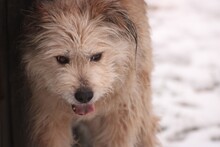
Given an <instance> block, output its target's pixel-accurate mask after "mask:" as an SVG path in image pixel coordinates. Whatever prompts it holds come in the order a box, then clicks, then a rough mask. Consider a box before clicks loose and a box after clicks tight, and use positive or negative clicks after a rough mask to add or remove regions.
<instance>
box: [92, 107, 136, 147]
mask: <svg viewBox="0 0 220 147" xmlns="http://www.w3.org/2000/svg"><path fill="white" fill-rule="evenodd" d="M129 115H130V114H128V112H127V111H124V112H115V113H112V114H109V115H108V116H106V117H104V118H103V119H101V121H100V123H99V124H98V125H97V126H95V127H94V126H92V127H93V128H95V129H96V130H95V129H94V130H92V131H93V132H96V131H97V130H98V131H97V132H96V134H94V136H96V137H95V138H94V139H93V141H94V142H93V145H94V147H135V143H136V142H137V138H136V136H137V133H138V131H137V130H138V129H137V128H136V127H135V125H136V124H135V122H134V121H133V120H131V119H130V118H129V117H130V116H129Z"/></svg>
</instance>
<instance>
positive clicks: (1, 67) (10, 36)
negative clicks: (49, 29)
mask: <svg viewBox="0 0 220 147" xmlns="http://www.w3.org/2000/svg"><path fill="white" fill-rule="evenodd" d="M30 1H31V0H0V119H1V120H0V135H1V136H0V147H25V146H26V145H25V142H26V141H25V138H26V137H25V135H24V134H25V133H24V132H25V128H24V109H23V108H24V103H25V102H24V98H23V97H22V96H21V92H22V93H23V92H25V91H21V90H22V89H21V88H20V87H22V81H21V80H20V77H21V76H20V72H19V71H20V70H19V69H20V68H19V67H20V56H19V51H18V47H17V39H18V36H19V33H20V30H21V22H22V10H24V9H26V8H27V3H29V4H30Z"/></svg>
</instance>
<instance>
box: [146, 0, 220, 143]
mask: <svg viewBox="0 0 220 147" xmlns="http://www.w3.org/2000/svg"><path fill="white" fill-rule="evenodd" d="M146 1H147V2H148V4H149V7H150V10H149V18H150V24H151V27H152V39H153V47H154V60H155V70H154V73H153V90H154V95H153V102H154V105H155V111H156V113H157V114H158V115H159V116H160V117H161V132H160V133H159V135H158V136H159V139H160V141H161V142H162V145H163V147H220V0H209V1H208V0H146Z"/></svg>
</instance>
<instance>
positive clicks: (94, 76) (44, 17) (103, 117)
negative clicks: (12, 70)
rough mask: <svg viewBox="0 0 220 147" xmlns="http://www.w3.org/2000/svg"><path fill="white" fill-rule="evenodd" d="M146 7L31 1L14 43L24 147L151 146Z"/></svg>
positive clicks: (128, 0) (122, 0)
mask: <svg viewBox="0 0 220 147" xmlns="http://www.w3.org/2000/svg"><path fill="white" fill-rule="evenodd" d="M146 8H147V5H146V4H145V2H144V0H38V1H36V2H35V3H34V4H33V6H32V7H31V9H30V10H29V14H28V15H27V16H26V18H25V21H24V25H23V26H24V34H23V35H24V40H23V42H22V54H23V55H22V62H23V65H24V70H25V75H26V79H27V85H28V87H29V89H30V91H31V96H30V98H29V100H28V101H29V103H28V122H29V125H28V126H29V127H28V128H29V134H30V135H29V136H30V138H29V140H30V141H29V142H30V143H29V144H30V145H29V146H30V147H71V146H86V145H87V146H91V147H155V146H156V145H157V139H156V131H157V118H156V117H155V115H154V113H153V110H152V104H151V80H150V79H151V71H152V67H153V65H152V48H151V40H150V33H149V24H148V20H147V16H146V14H147V10H146ZM81 124H83V126H85V127H84V129H82V128H81V129H77V126H80V125H81ZM72 130H77V131H72ZM83 130H84V135H77V134H83ZM76 132H78V133H76ZM86 132H87V133H86ZM83 136H84V137H83ZM80 140H81V141H82V140H84V141H83V143H81V141H80ZM83 144H86V145H83Z"/></svg>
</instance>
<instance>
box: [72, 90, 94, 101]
mask: <svg viewBox="0 0 220 147" xmlns="http://www.w3.org/2000/svg"><path fill="white" fill-rule="evenodd" d="M92 97H93V91H92V90H91V89H90V88H84V87H83V88H79V89H78V90H77V91H76V93H75V98H76V100H77V101H78V102H80V103H87V102H89V101H90V100H91V99H92Z"/></svg>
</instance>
